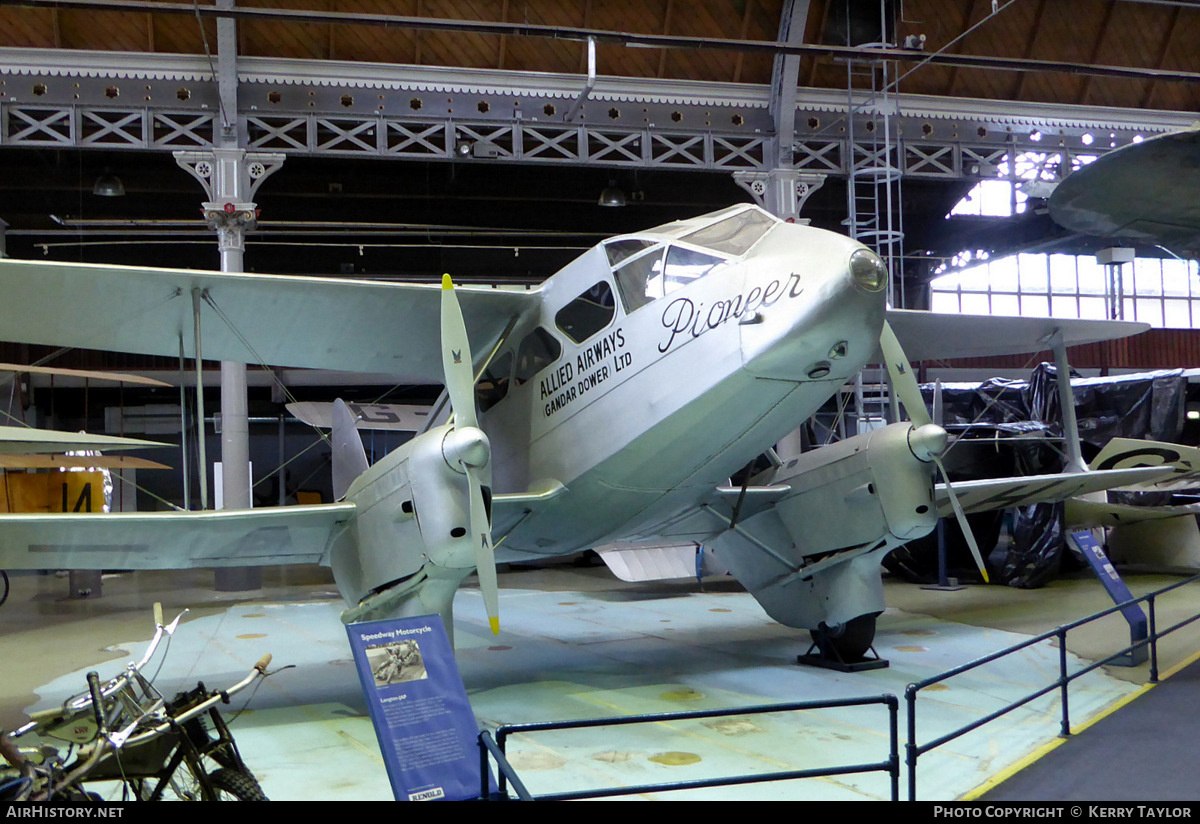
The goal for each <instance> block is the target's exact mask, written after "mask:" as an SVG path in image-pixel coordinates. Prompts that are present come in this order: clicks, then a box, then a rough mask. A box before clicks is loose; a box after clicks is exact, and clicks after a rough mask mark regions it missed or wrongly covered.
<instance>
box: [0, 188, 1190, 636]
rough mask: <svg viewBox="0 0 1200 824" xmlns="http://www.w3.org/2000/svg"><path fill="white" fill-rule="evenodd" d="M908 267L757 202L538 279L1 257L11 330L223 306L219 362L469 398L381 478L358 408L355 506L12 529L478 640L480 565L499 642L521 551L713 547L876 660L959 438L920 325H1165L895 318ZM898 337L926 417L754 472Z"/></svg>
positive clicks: (1153, 474) (46, 543)
mask: <svg viewBox="0 0 1200 824" xmlns="http://www.w3.org/2000/svg"><path fill="white" fill-rule="evenodd" d="M887 281H888V272H887V270H886V268H885V266H884V264H883V262H882V261H881V260H880V259H879V257H877V256H876V255H875V254H874V253H873V252H871V251H870V250H868V249H867V248H865V247H864V246H863V245H861V244H860V243H858V242H856V241H853V240H851V239H849V238H846V237H843V236H841V235H837V234H834V233H831V232H827V231H823V230H819V229H815V228H811V227H808V226H803V225H797V224H792V223H787V222H783V221H780V220H778V219H776V218H774V217H772V216H770V215H769V214H767V213H766V212H764V211H762V210H761V209H758V208H756V207H754V206H750V205H739V206H734V207H731V208H729V209H726V210H723V211H720V212H716V213H714V214H710V215H706V216H703V217H699V218H696V219H693V220H685V221H679V222H675V223H671V224H668V225H665V226H660V227H658V228H655V229H651V230H649V231H645V232H639V233H635V234H631V235H626V236H621V237H617V238H613V239H610V240H608V241H605V242H603V243H601V244H600V245H598V246H596V247H594V248H593V249H591V250H590V251H588V252H585V253H584V254H583V255H581V256H580V257H579V258H577V259H576V260H575V261H573V262H572V263H570V264H568V265H567V266H566V267H564V268H563V269H562V270H561V271H559V272H558V273H557V274H555V275H554V276H552V277H550V278H549V279H548V280H546V281H545V282H544V283H543V284H542V285H541V286H540V287H539V288H537V289H534V290H530V291H505V290H498V289H488V288H454V287H453V285H452V284H451V283H450V281H449V278H446V280H445V281H444V283H443V284H442V288H441V289H439V288H438V287H437V286H436V285H421V284H408V285H406V284H396V283H372V282H359V281H347V280H327V279H320V278H306V277H283V276H274V275H249V274H247V275H234V274H220V273H214V272H199V271H180V270H164V269H145V268H127V267H116V266H100V265H85V264H59V263H40V262H39V263H27V262H18V261H4V262H0V330H3V334H4V336H5V337H8V338H11V339H13V340H20V341H25V342H32V343H54V344H57V345H70V346H80V347H89V348H104V349H115V350H120V351H129V352H142V353H149V354H161V355H176V356H177V355H179V353H180V351H181V350H186V351H187V354H188V355H192V356H194V355H195V354H196V353H195V352H194V351H192V347H191V341H192V340H193V339H194V337H198V336H194V335H193V326H192V325H193V320H194V316H193V296H196V297H197V298H199V299H200V300H198V301H197V303H200V304H202V305H203V306H204V318H203V320H202V321H201V322H202V323H203V326H204V330H203V346H204V352H203V356H204V357H209V358H220V359H225V360H241V361H247V362H251V363H263V364H271V365H278V366H307V367H317V368H326V369H342V370H353V371H359V372H364V371H365V372H381V373H389V374H394V375H397V376H398V378H402V379H403V380H405V381H408V382H414V383H441V382H444V383H445V384H446V387H447V395H448V398H449V401H450V404H451V406H452V408H453V419H452V421H450V422H447V423H442V424H440V425H430V426H427V427H425V429H424V431H422V432H420V433H419V434H417V435H416V436H415V437H414V438H413V439H412V440H410V441H408V442H407V443H405V444H404V445H402V446H401V447H399V448H397V449H396V450H394V451H393V452H391V453H390V454H388V455H387V456H386V457H384V458H383V459H382V460H380V461H379V462H377V463H376V464H374V465H372V466H368V465H367V461H366V459H365V457H364V455H363V450H362V444H361V441H360V439H359V437H358V435H357V433H356V431H355V421H354V419H353V416H352V415H351V414H350V412H349V410H348V409H347V408H346V407H345V406H339V407H338V410H337V412H336V413H335V416H334V417H335V420H334V421H333V428H334V435H333V449H334V475H335V489H336V491H337V492H338V494H339V495H343V493H344V497H343V499H342V501H341V502H340V503H335V504H328V505H320V506H300V507H286V508H275V509H266V510H251V511H232V512H231V511H221V512H198V513H197V512H192V513H161V514H159V513H155V514H138V513H130V514H120V515H117V516H107V517H105V518H103V519H101V518H89V517H87V516H73V517H48V516H41V517H38V516H13V517H4V518H0V566H9V567H25V568H29V567H34V568H43V567H46V566H57V567H64V568H70V567H86V568H99V567H103V568H126V569H140V568H163V567H187V566H195V567H214V566H246V565H254V564H286V563H300V562H320V563H325V564H329V565H330V566H331V567H332V570H333V574H334V576H335V578H336V580H337V584H338V587H339V589H340V591H341V593H342V595H343V597H344V598H345V601H346V603H347V605H348V608H347V610H346V611H345V612H344V613H343V618H344V619H345V620H348V621H349V620H359V619H365V618H375V617H384V616H388V615H417V614H427V613H431V612H437V613H440V614H441V615H442V616H443V617H444V618H445V619H446V622H447V625H448V626H449V625H450V617H451V616H450V609H451V602H452V599H453V596H454V593H455V590H456V589H457V588H458V586H459V584H460V583H461V582H462V581H463V580H464V579H465V578H466V577H467V576H468V575H469V574H470V573H471V572H472V571H476V570H477V571H478V574H479V582H480V588H481V590H482V594H483V599H484V603H485V606H486V610H487V614H488V616H489V618H490V619H491V622H492V626H493V630H495V629H496V627H497V615H498V597H497V579H496V571H495V555H496V551H495V549H494V548H493V541H494V542H495V544H497V545H499V547H500V552H501V554H502V557H504V558H510V559H511V558H523V559H533V558H540V557H547V556H555V555H565V554H569V553H574V552H577V551H579V550H583V549H587V548H590V547H595V546H600V545H605V544H610V543H613V542H616V541H622V542H624V543H625V544H626V545H628V544H629V543H630V542H633V543H637V542H658V543H662V542H664V541H667V542H672V541H673V542H684V541H694V542H698V543H702V544H704V546H705V547H707V548H710V549H711V550H712V551H713V553H714V554H715V555H716V556H717V557H718V558H719V559H720V561H721V563H723V564H724V565H725V566H727V567H728V568H729V569H730V570H731V571H732V572H733V573H734V574H735V575H736V576H737V577H738V578H739V580H740V581H741V582H742V583H743V584H744V585H745V586H746V587H747V588H748V589H749V590H750V591H751V592H752V593H753V594H754V596H755V597H756V598H757V599H758V600H759V602H760V603H762V605H763V606H764V607H765V608H766V610H767V612H768V613H769V614H770V615H771V616H772V617H773V618H775V619H776V620H778V621H780V622H782V623H784V624H787V625H790V626H795V627H800V628H807V629H810V630H814V631H820V632H823V633H824V634H825V637H828V638H832V639H834V643H836V644H839V645H840V646H841V650H840V651H842V652H844V653H846V654H847V655H849V656H854V655H856V654H858V653H861V652H862V651H863V650H865V649H866V648H867V647H868V646H869V644H870V641H871V638H872V637H873V633H874V625H875V617H876V616H877V615H878V614H879V613H880V612H881V611H882V610H883V609H884V604H883V595H882V586H881V583H880V575H879V559H880V557H881V556H882V554H883V553H885V552H887V551H888V550H889V549H890V548H892V547H895V546H897V545H899V544H902V543H903V542H905V541H907V540H909V539H911V538H913V537H915V536H918V535H923V534H925V533H927V532H929V531H930V530H931V529H933V527H934V525H935V524H936V522H937V519H938V501H937V499H936V498H935V494H934V490H935V485H934V470H935V467H936V465H937V463H938V460H939V455H940V454H941V453H942V451H943V450H944V449H945V447H946V434H945V431H944V430H943V429H942V428H941V427H938V426H936V425H935V424H933V423H932V422H931V420H930V419H929V413H928V412H927V411H926V409H925V406H924V404H923V403H922V402H921V400H920V392H919V388H918V386H917V384H916V381H915V379H914V377H913V375H912V371H911V368H910V366H909V364H908V361H907V359H906V357H905V354H904V351H903V350H902V349H901V346H900V343H899V342H898V337H897V336H899V338H900V339H903V340H904V341H905V346H906V347H907V348H908V349H909V350H910V352H915V353H916V354H915V357H932V356H934V355H938V356H940V357H949V356H956V355H957V356H963V355H972V354H984V353H988V352H995V353H1013V352H1022V351H1037V350H1040V349H1043V348H1045V347H1046V343H1045V341H1046V340H1048V339H1049V338H1050V336H1052V335H1057V336H1058V337H1057V338H1056V340H1059V341H1060V342H1062V343H1063V344H1064V345H1074V344H1079V343H1085V342H1091V341H1096V340H1101V339H1107V338H1110V337H1118V336H1122V335H1126V334H1131V333H1133V332H1136V331H1140V330H1141V329H1142V328H1144V327H1143V326H1140V325H1137V324H1116V325H1111V324H1107V323H1103V322H1092V321H1058V320H1051V319H1036V318H1008V319H983V318H972V317H965V316H935V315H930V314H929V313H922V312H909V311H887V310H886V307H885V299H886V298H885V296H886V286H887ZM893 329H894V330H895V331H894V333H893ZM881 344H882V352H883V355H884V359H885V360H886V362H887V365H888V369H889V371H890V373H891V377H892V380H893V382H894V384H895V386H896V389H897V392H898V394H899V396H900V399H901V401H902V402H904V404H905V407H906V409H907V410H908V414H909V416H910V418H911V419H912V420H911V421H909V422H901V423H894V424H891V425H889V426H887V427H885V428H882V429H878V430H875V431H872V432H869V433H865V434H862V435H858V436H856V437H852V438H849V439H847V440H844V441H841V442H840V443H836V444H833V445H831V446H827V447H822V448H820V449H818V450H814V451H811V452H806V453H804V454H801V455H799V456H797V457H795V458H793V459H790V460H788V461H786V462H785V463H783V464H782V465H781V466H778V467H777V468H776V469H774V470H773V471H772V472H771V473H770V477H756V478H753V479H750V480H749V481H747V482H746V483H743V484H741V485H732V484H731V483H730V481H729V479H730V477H731V476H732V475H734V474H735V473H737V472H738V471H739V470H741V469H742V468H743V467H745V466H747V464H748V463H749V462H750V461H752V460H753V459H754V458H755V457H756V456H758V455H759V454H761V453H763V452H764V451H765V450H768V449H770V448H771V447H772V445H773V444H775V443H776V442H777V441H779V440H780V439H781V438H783V437H784V436H785V435H786V434H787V433H788V432H790V431H791V430H793V429H795V428H796V427H797V426H798V425H799V424H800V423H801V422H802V421H804V420H805V419H806V418H807V417H808V416H809V415H811V414H812V413H813V412H814V411H815V410H816V409H818V408H819V407H820V406H821V405H822V404H823V403H824V402H825V401H826V400H827V399H828V398H829V397H830V396H831V395H833V394H834V393H835V392H836V391H837V389H838V388H839V387H841V386H842V385H843V384H844V383H845V382H846V381H847V380H849V379H851V378H852V377H853V376H854V375H855V374H856V373H857V372H858V371H859V370H860V369H862V368H863V366H864V365H865V364H867V363H869V362H872V360H873V359H875V358H876V353H877V352H878V351H879V350H880V347H881ZM875 362H878V361H877V360H876V361H875ZM1170 471H1171V470H1169V469H1167V470H1163V469H1161V468H1159V469H1146V468H1135V469H1128V470H1113V471H1109V472H1095V473H1087V474H1086V475H1080V474H1067V475H1061V476H1046V477H1041V478H1038V479H1029V478H1018V479H1005V480H1002V481H994V482H989V484H987V485H983V486H974V487H972V488H971V489H970V490H969V491H968V492H967V496H968V497H969V499H970V500H969V503H971V504H972V505H973V506H976V507H987V506H995V507H1000V506H1011V505H1015V504H1018V503H1022V502H1024V501H1026V500H1031V499H1032V500H1061V499H1063V498H1067V497H1070V496H1072V495H1077V494H1080V493H1083V492H1087V491H1090V490H1096V489H1103V488H1105V487H1111V486H1116V485H1123V484H1129V483H1135V482H1137V481H1139V480H1145V479H1157V478H1160V477H1163V476H1164V475H1165V474H1169V473H1170ZM941 487H942V488H943V489H944V488H945V484H942V485H941ZM947 494H948V493H947ZM952 497H953V496H951V498H952ZM35 548H36V551H34V550H35Z"/></svg>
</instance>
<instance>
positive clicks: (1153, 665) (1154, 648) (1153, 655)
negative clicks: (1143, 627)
mask: <svg viewBox="0 0 1200 824" xmlns="http://www.w3.org/2000/svg"><path fill="white" fill-rule="evenodd" d="M1146 603H1147V605H1148V606H1149V607H1150V683H1151V684H1157V683H1158V621H1157V619H1156V617H1155V614H1154V596H1153V595H1151V596H1150V597H1149V598H1147V599H1146Z"/></svg>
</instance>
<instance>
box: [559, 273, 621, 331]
mask: <svg viewBox="0 0 1200 824" xmlns="http://www.w3.org/2000/svg"><path fill="white" fill-rule="evenodd" d="M616 314H617V306H616V303H615V302H614V301H613V293H612V287H611V286H609V285H608V283H607V282H605V281H603V280H602V281H600V282H599V283H597V284H596V285H595V286H593V287H592V288H591V289H588V290H587V291H586V292H584V293H583V294H582V295H580V296H579V297H577V298H575V300H573V301H571V302H570V303H568V304H567V305H566V306H564V307H563V308H562V309H559V310H558V314H557V315H555V316H554V323H555V325H557V326H558V328H559V330H560V331H561V332H562V333H563V334H564V335H566V336H567V337H568V338H570V339H571V342H572V343H582V342H583V341H585V340H587V339H588V338H590V337H591V336H592V335H594V334H596V333H597V332H599V331H600V330H601V329H603V328H604V327H605V326H608V325H609V324H610V323H612V319H613V316H614V315H616Z"/></svg>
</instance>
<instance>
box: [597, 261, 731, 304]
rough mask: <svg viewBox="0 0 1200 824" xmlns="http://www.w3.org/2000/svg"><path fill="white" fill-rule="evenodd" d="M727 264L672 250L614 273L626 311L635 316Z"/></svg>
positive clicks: (632, 262) (621, 268)
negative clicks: (636, 311) (651, 302)
mask: <svg viewBox="0 0 1200 824" xmlns="http://www.w3.org/2000/svg"><path fill="white" fill-rule="evenodd" d="M724 262H725V260H724V258H719V257H716V256H715V255H709V254H705V253H704V252H699V251H696V250H695V249H689V248H687V247H686V246H671V247H669V248H668V249H667V253H666V254H665V255H664V254H663V253H662V252H661V251H655V252H652V253H650V254H646V255H642V256H641V257H639V258H634V259H633V260H631V261H629V262H628V263H626V264H625V265H624V266H622V267H620V268H619V269H617V270H616V272H615V275H616V278H617V289H618V290H619V291H620V293H621V300H623V301H624V302H625V311H626V312H627V313H628V312H632V311H634V310H635V309H639V308H641V307H643V306H645V305H646V304H647V303H649V302H650V301H652V300H656V299H657V298H661V297H664V296H665V295H669V294H671V293H672V292H674V291H675V290H676V289H681V288H683V287H684V286H687V285H688V284H689V283H691V282H692V281H694V280H695V279H696V278H699V277H703V276H704V275H706V274H708V273H709V272H711V271H712V270H713V269H714V268H716V267H717V266H719V265H721V264H722V263H724Z"/></svg>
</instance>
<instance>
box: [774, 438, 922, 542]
mask: <svg viewBox="0 0 1200 824" xmlns="http://www.w3.org/2000/svg"><path fill="white" fill-rule="evenodd" d="M925 429H927V427H922V428H921V429H919V430H918V429H914V427H913V426H912V425H911V424H908V423H899V424H892V425H890V426H887V427H884V428H883V429H877V430H875V431H873V432H868V433H865V434H863V435H858V436H856V437H853V438H849V439H847V440H845V441H841V442H839V443H836V444H831V445H829V446H823V447H821V448H820V449H818V450H814V451H813V452H808V453H805V454H804V455H802V456H800V458H799V459H798V460H797V463H796V464H795V465H794V466H790V465H789V467H788V468H787V469H786V470H785V471H786V475H781V476H780V477H777V478H776V480H775V482H776V483H781V484H783V483H785V484H788V485H790V486H791V488H792V489H791V493H790V494H789V495H788V496H787V497H786V498H784V499H783V500H781V501H780V502H779V503H777V504H776V505H775V510H776V512H778V514H779V517H780V518H781V519H782V521H783V524H784V526H785V527H786V528H787V531H788V533H789V534H790V535H791V536H792V539H793V540H794V541H795V543H796V550H797V551H798V553H799V554H800V555H802V556H810V555H817V554H821V553H826V552H830V551H833V550H839V549H846V548H849V547H854V546H862V545H868V544H875V543H877V542H879V541H880V540H882V539H884V538H886V537H888V536H891V537H892V538H893V539H894V541H895V543H903V542H905V541H911V540H913V539H914V538H919V537H921V536H922V535H927V534H928V533H929V532H930V531H932V530H933V528H934V527H935V526H936V525H937V521H938V517H937V510H936V508H935V507H934V503H933V481H932V478H933V470H934V465H933V464H932V463H929V462H926V460H922V459H921V458H919V457H918V454H920V455H921V456H922V457H927V454H928V451H929V450H930V449H931V448H933V447H931V446H930V445H929V444H928V443H927V441H928V440H929V439H930V437H929V436H930V435H932V434H934V433H926V432H924V431H923V430H925ZM937 429H939V430H940V428H937ZM916 433H921V435H922V437H920V438H917V439H916V452H917V453H918V454H914V448H913V444H910V442H909V441H910V434H916ZM943 434H944V433H943ZM943 448H944V444H943ZM789 464H790V462H789ZM831 512H837V513H839V514H838V517H837V518H836V519H832V518H830V516H829V513H831ZM797 560H799V559H797Z"/></svg>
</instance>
